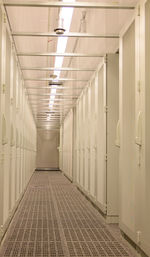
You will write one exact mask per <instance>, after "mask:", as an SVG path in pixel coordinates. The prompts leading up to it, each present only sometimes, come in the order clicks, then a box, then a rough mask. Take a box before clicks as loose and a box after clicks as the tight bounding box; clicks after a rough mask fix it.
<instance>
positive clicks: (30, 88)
mask: <svg viewBox="0 0 150 257" xmlns="http://www.w3.org/2000/svg"><path fill="white" fill-rule="evenodd" d="M52 88H53V89H57V90H64V89H65V90H82V89H83V88H84V87H73V88H71V87H61V86H58V87H54V86H49V87H26V89H27V90H43V89H49V90H51V89H52Z"/></svg>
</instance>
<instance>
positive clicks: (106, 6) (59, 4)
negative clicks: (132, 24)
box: [4, 1, 134, 10]
mask: <svg viewBox="0 0 150 257" xmlns="http://www.w3.org/2000/svg"><path fill="white" fill-rule="evenodd" d="M4 5H5V6H24V7H25V6H28V7H74V8H96V9H97V8H98V9H123V10H124V9H125V10H126V9H127V10H133V9H134V6H132V5H125V4H124V5H123V4H122V5H121V4H118V3H113V4H108V3H107V4H106V3H105V4H103V3H90V2H83V3H82V2H73V3H71V2H52V1H51V2H40V1H38V2H36V1H34V2H32V1H25V2H23V1H22V2H19V1H18V2H17V1H14V2H13V1H12V2H9V1H4Z"/></svg>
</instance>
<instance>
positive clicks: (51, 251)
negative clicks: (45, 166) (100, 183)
mask: <svg viewBox="0 0 150 257" xmlns="http://www.w3.org/2000/svg"><path fill="white" fill-rule="evenodd" d="M69 256H71V257H81V256H83V257H90V256H93V257H96V256H107V257H111V256H112V257H117V256H118V257H134V254H133V253H132V252H131V249H130V248H129V247H128V246H127V244H126V242H125V241H124V240H123V239H121V237H118V236H116V234H115V233H113V230H112V228H110V227H109V226H108V225H106V224H105V223H104V221H102V219H101V217H100V214H99V213H98V211H97V210H96V209H95V208H94V207H93V206H92V205H91V204H90V202H89V201H88V200H87V199H86V198H85V197H84V196H83V195H82V194H81V193H80V192H79V191H78V190H77V189H76V187H75V186H74V185H73V184H71V183H70V182H69V181H68V180H67V179H66V178H65V177H64V176H63V175H62V174H61V173H60V172H35V173H34V175H33V176H32V178H31V181H30V183H29V185H28V188H27V191H26V193H25V195H24V197H23V199H22V201H21V203H20V205H19V208H18V210H17V212H16V214H15V216H14V218H13V220H12V222H11V225H10V226H9V229H8V232H7V234H6V236H5V240H4V241H3V244H2V245H1V248H0V257H69Z"/></svg>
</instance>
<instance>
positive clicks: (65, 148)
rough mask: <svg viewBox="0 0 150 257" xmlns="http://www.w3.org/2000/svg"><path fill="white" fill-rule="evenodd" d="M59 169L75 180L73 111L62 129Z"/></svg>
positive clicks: (68, 115)
mask: <svg viewBox="0 0 150 257" xmlns="http://www.w3.org/2000/svg"><path fill="white" fill-rule="evenodd" d="M59 168H60V170H61V171H62V172H64V174H65V175H66V176H67V177H68V178H69V179H70V180H73V110H72V109H71V110H70V112H69V113H68V114H67V116H66V118H65V120H64V122H63V124H62V125H61V128H60V146H59Z"/></svg>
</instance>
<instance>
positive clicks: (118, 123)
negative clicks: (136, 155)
mask: <svg viewBox="0 0 150 257" xmlns="http://www.w3.org/2000/svg"><path fill="white" fill-rule="evenodd" d="M115 145H116V146H117V147H120V120H118V122H117V127H116V140H115Z"/></svg>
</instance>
